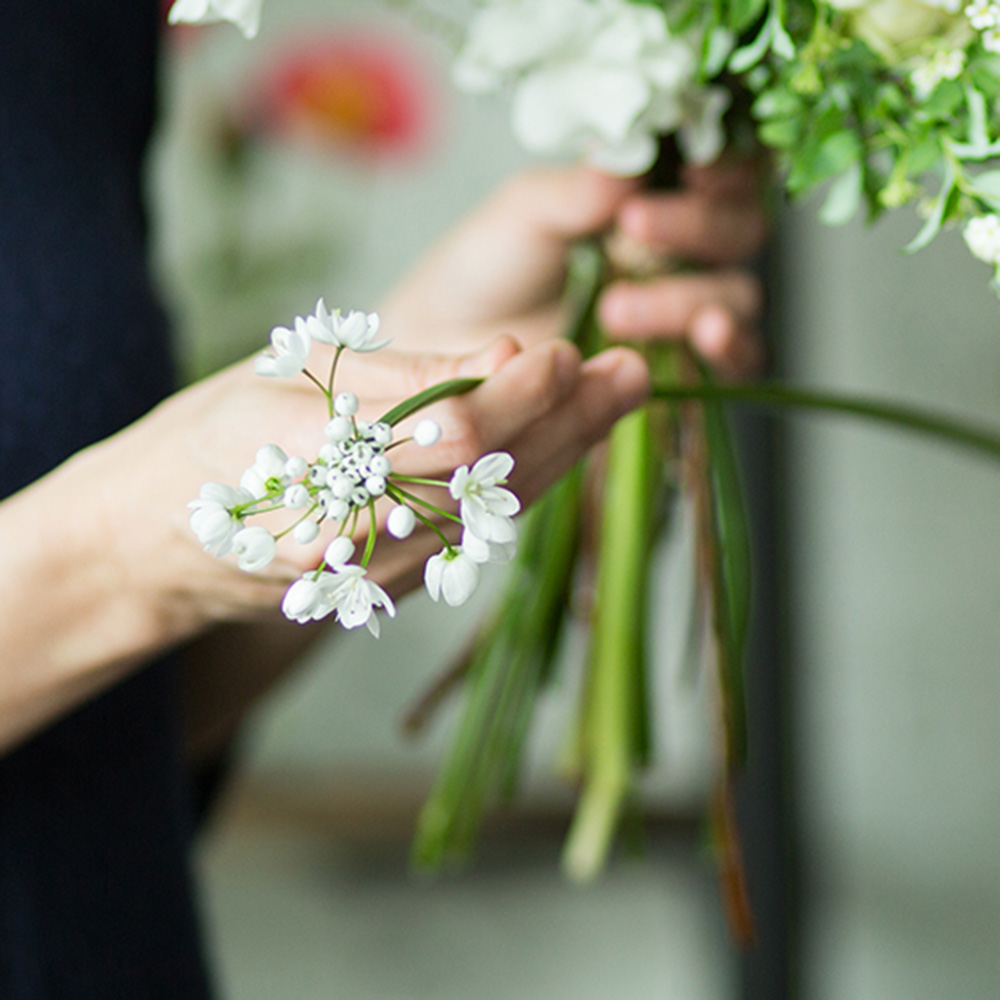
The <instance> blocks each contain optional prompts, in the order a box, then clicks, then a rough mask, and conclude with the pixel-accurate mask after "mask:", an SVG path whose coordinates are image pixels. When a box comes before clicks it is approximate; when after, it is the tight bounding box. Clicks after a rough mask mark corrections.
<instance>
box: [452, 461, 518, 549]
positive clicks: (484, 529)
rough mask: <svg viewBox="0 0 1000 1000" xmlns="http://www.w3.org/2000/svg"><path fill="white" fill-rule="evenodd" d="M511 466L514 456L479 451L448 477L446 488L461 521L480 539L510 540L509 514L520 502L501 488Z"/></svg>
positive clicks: (512, 536)
mask: <svg viewBox="0 0 1000 1000" xmlns="http://www.w3.org/2000/svg"><path fill="white" fill-rule="evenodd" d="M513 468H514V459H513V458H511V456H510V455H508V454H507V453H506V452H504V451H497V452H492V453H491V454H489V455H483V457H482V458H481V459H479V461H478V462H476V464H475V465H473V466H472V469H471V470H470V469H469V467H468V466H467V465H462V466H459V468H457V469H456V470H455V472H454V474H453V475H452V477H451V482H450V483H449V484H448V490H449V492H450V493H451V495H452V497H453V498H454V499H455V500H458V501H459V511H458V512H459V516H460V517H461V518H462V523H463V524H464V525H465V526H466V527H467V528H468V529H469V530H470V531H471V532H472V533H473V534H474V535H476V536H477V537H478V538H481V539H482V540H483V541H484V542H499V543H501V544H503V543H506V542H512V541H514V539H515V538H516V537H517V529H516V528H515V527H514V523H513V521H512V520H511V518H512V517H513V516H514V515H515V514H516V513H517V512H518V511H519V510H520V509H521V502H520V501H519V500H518V499H517V497H516V496H515V495H514V494H513V493H511V491H510V490H506V489H504V488H503V484H504V483H506V482H507V477H508V476H509V475H510V472H511V470H512V469H513Z"/></svg>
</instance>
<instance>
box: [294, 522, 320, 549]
mask: <svg viewBox="0 0 1000 1000" xmlns="http://www.w3.org/2000/svg"><path fill="white" fill-rule="evenodd" d="M318 534H319V525H318V524H317V523H316V522H315V521H308V520H307V521H299V523H298V524H297V525H295V527H294V528H293V529H292V538H294V539H295V541H297V542H298V543H299V545H308V544H309V543H310V542H312V541H315V539H316V536H317V535H318Z"/></svg>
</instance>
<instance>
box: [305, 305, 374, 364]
mask: <svg viewBox="0 0 1000 1000" xmlns="http://www.w3.org/2000/svg"><path fill="white" fill-rule="evenodd" d="M303 322H304V323H305V325H306V328H307V329H308V331H309V336H311V337H312V339H313V340H318V341H319V342H320V343H323V344H333V345H334V346H336V347H346V348H347V349H348V350H350V351H359V352H365V351H377V350H379V348H382V347H385V345H386V344H388V343H389V341H388V340H380V341H378V342H375V335H376V334H377V333H378V328H379V318H378V314H377V313H364V312H361V311H360V310H357V309H352V310H351V311H350V312H349V313H348V314H347V315H346V316H344V315H342V314H341V312H340V310H339V309H334V310H332V311H331V310H329V309H327V308H326V304H325V303H324V302H323V300H322V299H320V300H319V302H317V303H316V312H314V313H313V315H312V316H309V317H308V318H307V319H305V320H304V321H303Z"/></svg>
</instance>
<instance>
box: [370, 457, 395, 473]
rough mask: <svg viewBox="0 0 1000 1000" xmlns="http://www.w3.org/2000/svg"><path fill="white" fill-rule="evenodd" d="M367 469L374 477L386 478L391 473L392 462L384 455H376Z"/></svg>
mask: <svg viewBox="0 0 1000 1000" xmlns="http://www.w3.org/2000/svg"><path fill="white" fill-rule="evenodd" d="M368 468H369V469H371V470H372V474H373V475H376V476H388V475H389V473H390V472H392V462H390V461H389V459H388V458H387V457H386V456H385V455H376V456H375V457H374V458H373V459H372V460H371V461H370V462H369V463H368Z"/></svg>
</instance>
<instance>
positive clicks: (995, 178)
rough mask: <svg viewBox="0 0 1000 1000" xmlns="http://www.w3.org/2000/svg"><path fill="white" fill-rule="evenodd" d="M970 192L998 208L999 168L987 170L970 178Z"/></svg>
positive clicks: (999, 204) (999, 198)
mask: <svg viewBox="0 0 1000 1000" xmlns="http://www.w3.org/2000/svg"><path fill="white" fill-rule="evenodd" d="M971 189H972V193H973V194H975V195H976V196H977V197H978V198H981V199H982V200H983V201H986V202H989V204H990V205H992V206H993V207H994V208H997V209H1000V170H987V171H985V172H984V173H981V174H976V176H975V177H973V178H971Z"/></svg>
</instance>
